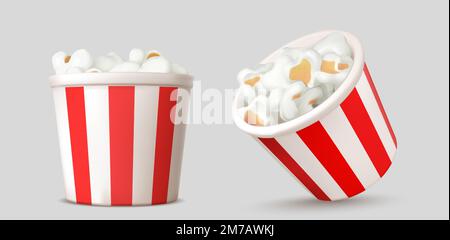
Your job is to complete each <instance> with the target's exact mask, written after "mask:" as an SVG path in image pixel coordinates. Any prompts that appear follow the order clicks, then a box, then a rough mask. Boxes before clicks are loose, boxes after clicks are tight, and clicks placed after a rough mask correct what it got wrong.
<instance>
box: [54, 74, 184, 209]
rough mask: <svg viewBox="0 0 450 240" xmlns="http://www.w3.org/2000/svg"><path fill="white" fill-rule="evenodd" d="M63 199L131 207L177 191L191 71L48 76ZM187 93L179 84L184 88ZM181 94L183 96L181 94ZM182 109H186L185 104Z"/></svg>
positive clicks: (172, 196) (161, 199)
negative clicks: (55, 124)
mask: <svg viewBox="0 0 450 240" xmlns="http://www.w3.org/2000/svg"><path fill="white" fill-rule="evenodd" d="M50 82H51V86H52V90H53V96H54V102H55V109H56V119H57V126H58V134H59V142H60V151H61V161H62V167H63V175H64V180H65V190H66V198H67V200H68V201H70V202H75V203H80V204H88V205H104V206H130V205H151V204H163V203H168V202H172V201H175V200H176V199H177V197H178V189H179V182H180V170H181V159H182V154H183V144H184V134H185V124H184V122H183V121H181V123H179V122H180V120H182V119H179V118H184V116H186V115H187V114H179V113H180V112H182V111H181V109H185V108H184V107H188V99H183V100H180V99H181V98H182V96H181V95H182V94H181V93H182V91H181V90H187V91H188V92H189V91H190V88H191V87H192V77H191V76H188V75H178V74H158V73H85V74H73V75H55V76H52V77H50ZM185 92H186V91H185ZM184 96H186V95H183V97H184ZM184 111H186V110H184Z"/></svg>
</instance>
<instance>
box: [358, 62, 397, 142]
mask: <svg viewBox="0 0 450 240" xmlns="http://www.w3.org/2000/svg"><path fill="white" fill-rule="evenodd" d="M364 74H365V75H366V78H367V81H368V82H369V85H370V88H371V89H372V93H373V95H374V96H375V99H376V100H377V103H378V107H379V108H380V111H381V114H382V115H383V118H384V121H385V122H386V125H387V127H388V129H389V133H390V134H391V137H392V140H393V141H394V144H395V147H397V138H396V137H395V134H394V130H393V129H392V126H391V123H390V122H389V119H388V117H387V114H386V111H385V110H384V107H383V104H382V103H381V99H380V96H379V95H378V92H377V89H376V88H375V84H374V83H373V80H372V76H371V75H370V72H369V68H368V67H367V65H366V64H364Z"/></svg>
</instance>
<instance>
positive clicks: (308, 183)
mask: <svg viewBox="0 0 450 240" xmlns="http://www.w3.org/2000/svg"><path fill="white" fill-rule="evenodd" d="M259 140H260V141H261V142H262V143H263V144H264V145H265V146H266V147H267V148H268V149H269V150H270V151H271V152H272V153H273V154H274V155H275V156H276V157H277V158H278V159H279V160H280V161H281V162H282V163H283V164H284V166H286V167H287V168H288V169H289V171H291V172H292V173H293V174H294V175H295V176H296V177H297V178H298V179H299V180H300V182H302V183H303V185H305V187H306V188H307V189H308V190H309V191H310V192H311V193H312V194H313V195H314V196H316V198H317V199H320V200H324V201H330V198H329V197H328V196H327V195H326V194H325V193H324V192H323V191H322V189H320V187H319V186H318V185H317V184H316V183H315V182H314V181H313V180H312V179H311V178H310V177H309V176H308V174H307V173H306V172H305V171H304V170H303V168H302V167H300V165H298V164H297V162H296V161H295V160H294V159H292V157H291V156H290V155H289V153H288V152H286V150H284V148H283V147H282V146H281V145H280V144H279V143H278V142H277V141H276V140H275V139H273V138H260V139H259Z"/></svg>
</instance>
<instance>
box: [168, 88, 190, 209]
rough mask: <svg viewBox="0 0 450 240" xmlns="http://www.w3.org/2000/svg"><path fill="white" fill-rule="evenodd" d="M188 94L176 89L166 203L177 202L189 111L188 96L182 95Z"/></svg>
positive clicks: (185, 91)
mask: <svg viewBox="0 0 450 240" xmlns="http://www.w3.org/2000/svg"><path fill="white" fill-rule="evenodd" d="M184 93H188V92H187V90H184V89H178V91H177V100H178V99H179V98H180V101H179V102H177V105H176V106H175V107H176V108H175V111H174V112H173V113H171V114H175V115H174V118H172V119H175V126H174V133H173V145H172V159H171V162H170V175H169V186H168V195H167V201H168V202H172V201H175V200H177V198H178V191H179V188H180V176H181V163H182V158H183V146H184V137H185V131H186V124H185V123H186V121H187V115H188V110H189V96H188V95H186V94H184Z"/></svg>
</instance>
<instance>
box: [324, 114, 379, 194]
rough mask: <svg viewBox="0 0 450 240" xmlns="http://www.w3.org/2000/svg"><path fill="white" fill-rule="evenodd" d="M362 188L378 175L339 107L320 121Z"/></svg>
mask: <svg viewBox="0 0 450 240" xmlns="http://www.w3.org/2000/svg"><path fill="white" fill-rule="evenodd" d="M320 122H321V123H322V125H323V127H324V128H325V130H326V131H327V133H328V135H330V137H331V138H332V139H333V142H334V144H335V145H336V147H337V148H338V149H339V151H340V152H341V154H342V156H343V157H344V158H345V160H346V161H347V163H348V165H349V166H350V167H351V169H352V171H353V172H354V173H355V175H356V176H357V177H358V179H359V181H360V182H361V183H362V185H363V186H364V188H367V187H368V186H370V185H372V184H373V183H375V182H376V181H377V180H378V179H379V178H380V176H379V175H378V172H377V169H376V168H375V166H374V165H373V163H372V161H371V160H370V158H369V156H368V155H367V152H366V150H365V149H364V147H363V145H362V144H361V142H360V141H359V139H358V136H357V135H356V133H355V131H354V130H353V128H352V126H351V125H350V123H349V121H348V119H347V117H346V116H345V114H344V112H343V111H342V109H341V108H340V107H338V108H337V109H336V110H334V111H333V112H331V113H330V114H328V116H326V117H325V118H324V119H322V120H321V121H320Z"/></svg>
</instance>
